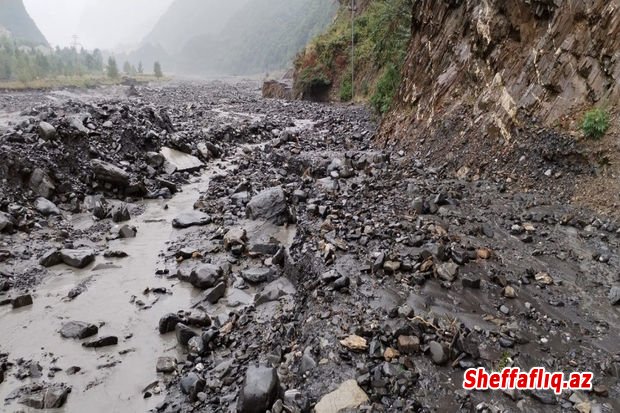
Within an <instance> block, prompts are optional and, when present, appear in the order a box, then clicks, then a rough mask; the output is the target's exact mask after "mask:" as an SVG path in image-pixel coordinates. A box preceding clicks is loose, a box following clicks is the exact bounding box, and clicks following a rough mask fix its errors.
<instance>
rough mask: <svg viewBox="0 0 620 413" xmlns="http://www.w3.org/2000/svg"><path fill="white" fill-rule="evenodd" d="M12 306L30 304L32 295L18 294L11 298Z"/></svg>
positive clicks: (18, 306)
mask: <svg viewBox="0 0 620 413" xmlns="http://www.w3.org/2000/svg"><path fill="white" fill-rule="evenodd" d="M11 305H12V306H13V308H14V309H15V308H21V307H26V306H29V305H32V296H31V295H30V294H25V295H20V296H19V297H15V298H13V299H12V300H11Z"/></svg>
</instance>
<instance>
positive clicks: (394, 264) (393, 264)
mask: <svg viewBox="0 0 620 413" xmlns="http://www.w3.org/2000/svg"><path fill="white" fill-rule="evenodd" d="M400 265H401V263H400V262H399V261H386V262H385V263H383V269H384V270H386V271H388V272H391V273H394V272H396V271H398V270H399V269H400Z"/></svg>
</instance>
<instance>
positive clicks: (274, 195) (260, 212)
mask: <svg viewBox="0 0 620 413" xmlns="http://www.w3.org/2000/svg"><path fill="white" fill-rule="evenodd" d="M245 211H246V214H247V216H248V218H250V219H253V220H259V219H264V220H267V221H272V222H275V223H277V224H283V223H286V222H292V221H291V216H290V214H289V210H288V205H287V203H286V196H285V195H284V190H282V188H281V187H279V186H278V187H273V188H269V189H265V190H264V191H262V192H260V193H258V194H257V195H255V196H254V197H252V199H251V200H250V202H248V205H247V206H246V209H245Z"/></svg>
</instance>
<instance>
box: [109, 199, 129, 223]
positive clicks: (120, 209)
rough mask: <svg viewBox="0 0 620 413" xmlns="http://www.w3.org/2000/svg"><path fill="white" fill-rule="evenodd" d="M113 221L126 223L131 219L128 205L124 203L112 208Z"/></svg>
mask: <svg viewBox="0 0 620 413" xmlns="http://www.w3.org/2000/svg"><path fill="white" fill-rule="evenodd" d="M111 215H112V221H114V222H125V221H129V220H130V219H131V214H129V209H128V208H127V204H125V203H122V204H120V205H116V206H115V207H114V208H112V212H111Z"/></svg>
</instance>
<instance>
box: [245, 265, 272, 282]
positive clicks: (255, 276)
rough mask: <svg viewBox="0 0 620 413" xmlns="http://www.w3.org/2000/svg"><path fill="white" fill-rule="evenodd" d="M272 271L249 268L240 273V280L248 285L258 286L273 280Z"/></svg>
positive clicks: (269, 269) (265, 268)
mask: <svg viewBox="0 0 620 413" xmlns="http://www.w3.org/2000/svg"><path fill="white" fill-rule="evenodd" d="M273 276H274V274H273V270H272V269H271V268H267V267H263V268H250V269H247V270H243V271H241V278H243V279H244V280H246V281H247V282H249V283H253V284H258V283H263V282H266V281H270V280H271V279H273Z"/></svg>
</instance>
